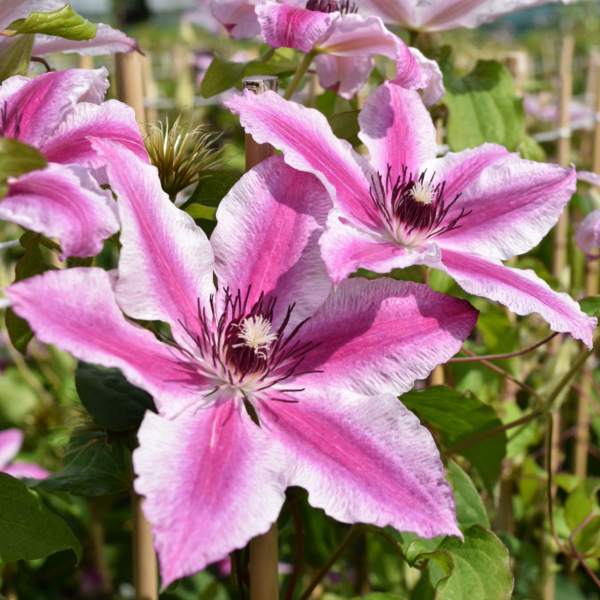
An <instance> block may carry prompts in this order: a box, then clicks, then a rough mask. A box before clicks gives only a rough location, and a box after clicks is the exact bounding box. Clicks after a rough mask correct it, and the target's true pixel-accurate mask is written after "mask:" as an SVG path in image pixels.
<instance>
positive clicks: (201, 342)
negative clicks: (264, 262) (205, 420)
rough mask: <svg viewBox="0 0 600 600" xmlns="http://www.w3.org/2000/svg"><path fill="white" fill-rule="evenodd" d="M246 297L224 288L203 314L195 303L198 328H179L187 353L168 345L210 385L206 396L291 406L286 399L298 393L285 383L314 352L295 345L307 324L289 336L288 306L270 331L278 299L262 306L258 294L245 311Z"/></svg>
mask: <svg viewBox="0 0 600 600" xmlns="http://www.w3.org/2000/svg"><path fill="white" fill-rule="evenodd" d="M221 294H223V297H222V298H220V295H221ZM249 297H250V287H249V288H248V290H247V291H246V294H245V296H242V294H241V292H240V290H238V291H237V293H236V294H235V295H234V294H231V293H230V290H229V289H227V288H225V289H223V290H219V291H218V292H217V294H216V295H214V296H211V299H210V307H209V309H208V310H207V309H206V308H202V309H201V308H200V303H199V301H198V325H199V327H198V326H194V327H192V328H190V327H188V326H187V325H184V324H183V323H181V325H182V327H184V329H185V331H186V333H187V335H188V336H189V337H190V339H191V340H192V342H193V343H192V347H191V349H190V350H188V349H186V348H182V347H181V346H179V345H177V344H176V343H175V342H173V341H172V340H169V341H170V343H171V344H172V345H175V346H176V347H177V349H178V350H179V351H180V352H181V353H182V354H183V355H184V360H183V361H182V362H181V364H182V367H184V368H186V369H190V370H193V371H196V372H200V373H201V374H202V375H203V376H204V377H206V378H208V379H209V380H211V381H212V382H213V383H214V390H213V391H212V392H211V393H210V395H212V394H213V393H215V392H217V391H218V390H222V389H230V390H234V392H235V393H236V395H237V394H239V396H240V397H242V398H244V399H245V400H248V401H249V402H250V403H251V404H252V405H254V401H255V400H256V399H258V398H262V399H268V400H278V401H280V402H296V400H294V399H293V398H290V397H289V396H288V394H291V393H294V392H300V391H303V390H302V389H294V388H290V387H288V386H286V385H285V384H284V382H285V381H286V380H288V379H291V378H293V377H297V376H299V375H302V374H306V373H307V371H303V370H302V368H301V365H302V363H303V362H304V360H305V358H306V356H307V355H308V354H309V352H311V351H312V350H313V349H314V348H316V347H317V346H319V344H318V343H314V342H312V341H303V340H301V339H300V336H299V332H300V331H301V329H302V327H303V326H304V325H305V323H306V322H307V321H308V319H305V320H304V321H301V322H300V323H299V324H298V325H296V326H295V327H294V328H292V329H291V331H289V332H288V331H287V329H288V325H289V323H290V319H291V317H292V314H293V311H294V305H293V304H292V305H290V306H288V308H287V311H286V313H285V316H284V318H283V320H282V321H281V324H280V325H279V327H278V329H277V330H276V331H273V318H274V311H275V306H276V303H277V298H276V297H270V298H269V299H268V300H267V299H266V297H265V294H264V293H261V295H260V297H259V299H258V300H257V302H256V303H255V304H254V305H252V306H251V307H249V306H248V299H249ZM218 300H220V301H218ZM218 307H220V308H218ZM282 384H283V385H282ZM267 390H268V391H267Z"/></svg>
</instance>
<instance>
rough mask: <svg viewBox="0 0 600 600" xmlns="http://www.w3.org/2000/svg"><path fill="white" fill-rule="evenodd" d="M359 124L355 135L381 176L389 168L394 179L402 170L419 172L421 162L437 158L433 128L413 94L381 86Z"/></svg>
mask: <svg viewBox="0 0 600 600" xmlns="http://www.w3.org/2000/svg"><path fill="white" fill-rule="evenodd" d="M358 123H359V125H360V133H359V134H358V135H359V137H360V139H361V140H362V141H363V142H364V144H365V146H367V148H368V149H369V153H370V155H371V162H372V164H373V165H374V166H375V168H376V169H377V170H378V171H379V173H381V174H382V175H383V176H384V177H385V175H386V173H387V171H388V167H391V168H392V171H391V175H392V177H393V179H396V177H398V176H399V175H401V174H402V168H403V167H407V168H408V172H409V173H418V171H419V168H420V166H421V165H422V164H423V163H425V162H426V161H428V160H430V159H433V158H435V157H436V155H437V141H436V132H435V126H434V125H433V121H432V120H431V116H430V115H429V112H428V111H427V109H426V108H425V105H424V104H423V101H422V100H421V98H420V96H419V94H418V93H417V92H415V91H412V90H405V89H402V88H401V87H398V86H395V85H391V84H390V83H388V82H386V83H384V84H383V85H381V86H379V87H378V88H377V89H376V90H375V91H374V92H373V93H372V94H371V95H370V96H369V98H368V99H367V101H366V102H365V105H364V107H363V109H362V110H361V111H360V115H359V116H358Z"/></svg>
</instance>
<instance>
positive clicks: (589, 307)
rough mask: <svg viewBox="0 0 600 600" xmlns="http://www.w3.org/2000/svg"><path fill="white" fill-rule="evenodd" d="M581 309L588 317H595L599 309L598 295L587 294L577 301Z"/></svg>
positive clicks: (599, 298) (599, 300) (599, 299)
mask: <svg viewBox="0 0 600 600" xmlns="http://www.w3.org/2000/svg"><path fill="white" fill-rule="evenodd" d="M579 306H580V308H581V310H582V311H583V312H584V313H585V314H586V315H588V316H590V317H597V316H598V311H600V296H589V297H587V298H583V299H582V300H580V301H579Z"/></svg>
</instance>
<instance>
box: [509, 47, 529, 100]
mask: <svg viewBox="0 0 600 600" xmlns="http://www.w3.org/2000/svg"><path fill="white" fill-rule="evenodd" d="M504 64H505V65H506V68H507V69H508V70H509V71H510V74H511V75H512V76H513V79H514V82H515V92H516V94H517V96H522V95H523V84H524V83H525V82H526V81H527V79H528V78H529V55H528V54H527V52H525V51H524V50H514V51H512V52H507V53H506V58H505V60H504Z"/></svg>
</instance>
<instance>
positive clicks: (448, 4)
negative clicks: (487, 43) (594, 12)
mask: <svg viewBox="0 0 600 600" xmlns="http://www.w3.org/2000/svg"><path fill="white" fill-rule="evenodd" d="M557 1H558V0H502V1H501V2H497V1H491V2H490V1H489V0H438V1H437V2H428V3H425V2H421V3H420V4H419V6H418V8H417V9H416V14H415V19H416V21H415V24H414V25H415V27H416V28H419V29H423V30H426V31H448V30H451V29H460V28H463V27H466V28H468V29H474V28H475V27H479V25H481V24H483V23H488V22H489V21H493V20H494V19H497V18H498V17H500V16H502V15H507V14H509V13H512V12H515V11H518V10H523V9H525V8H531V7H533V6H540V5H541V4H548V3H549V2H557ZM571 1H573V0H563V2H564V3H565V4H567V3H569V2H571Z"/></svg>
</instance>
